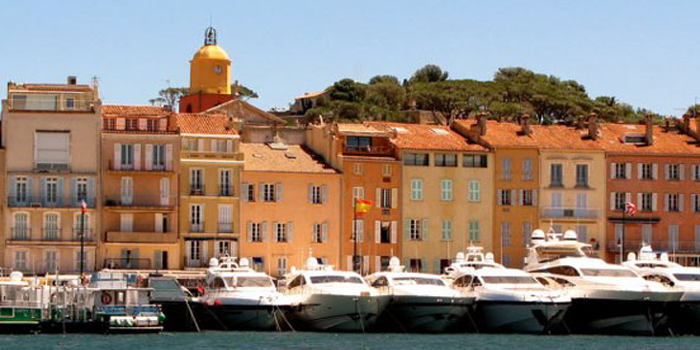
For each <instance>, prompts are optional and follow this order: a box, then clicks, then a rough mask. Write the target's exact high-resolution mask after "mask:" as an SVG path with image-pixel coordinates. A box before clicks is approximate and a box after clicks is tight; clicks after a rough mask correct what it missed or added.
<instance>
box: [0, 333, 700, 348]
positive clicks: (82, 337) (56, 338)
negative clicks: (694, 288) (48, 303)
mask: <svg viewBox="0 0 700 350" xmlns="http://www.w3.org/2000/svg"><path fill="white" fill-rule="evenodd" d="M0 344H1V346H0V349H20V348H22V349H32V350H41V349H62V350H65V349H110V350H121V349H124V350H127V349H128V350H133V349H146V348H147V349H149V350H161V349H162V350H176V349H187V350H192V349H251V350H253V349H254V350H261V349H265V350H269V349H280V350H281V349H284V350H287V349H290V350H297V349H299V350H302V349H304V350H305V349H309V350H311V349H329V350H356V349H358V350H362V349H368V350H369V349H382V350H394V349H395V350H438V349H439V350H452V349H455V350H463V349H479V350H484V349H506V348H511V349H516V348H517V349H518V350H522V349H538V350H545V349H567V350H569V349H586V350H591V349H635V350H642V349H662V348H663V349H692V348H698V347H700V339H699V338H696V337H675V338H671V337H661V338H652V337H622V336H578V335H568V336H536V335H513V334H488V335H486V334H435V335H433V334H400V333H384V334H333V333H305V332H297V333H289V332H287V333H273V332H269V333H266V332H202V333H162V334H150V335H145V334H142V335H121V336H110V335H86V334H69V335H45V334H42V335H4V336H0Z"/></svg>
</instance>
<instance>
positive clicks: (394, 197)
mask: <svg viewBox="0 0 700 350" xmlns="http://www.w3.org/2000/svg"><path fill="white" fill-rule="evenodd" d="M398 207H399V189H398V188H392V189H391V209H396V208H398Z"/></svg>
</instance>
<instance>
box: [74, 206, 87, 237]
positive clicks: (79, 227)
mask: <svg viewBox="0 0 700 350" xmlns="http://www.w3.org/2000/svg"><path fill="white" fill-rule="evenodd" d="M83 230H84V231H83ZM81 233H85V240H86V241H89V240H90V238H91V237H92V225H91V223H90V213H85V216H84V217H83V215H82V214H81V213H80V212H76V213H75V214H73V238H75V239H76V240H79V239H80V234H81Z"/></svg>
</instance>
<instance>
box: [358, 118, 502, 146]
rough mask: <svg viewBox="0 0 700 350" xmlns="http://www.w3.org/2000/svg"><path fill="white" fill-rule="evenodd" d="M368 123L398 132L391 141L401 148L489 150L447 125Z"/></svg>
mask: <svg viewBox="0 0 700 350" xmlns="http://www.w3.org/2000/svg"><path fill="white" fill-rule="evenodd" d="M367 124H368V125H371V126H374V127H376V128H378V129H383V130H387V131H394V132H396V138H393V139H391V142H392V143H394V145H396V147H398V148H399V149H411V150H436V151H476V152H488V149H487V148H486V147H484V146H481V145H479V144H476V143H473V142H469V141H468V140H467V139H466V138H464V137H462V136H461V135H459V134H458V133H456V132H455V131H452V130H451V129H450V128H449V127H447V126H442V125H424V124H406V123H382V122H370V123H367Z"/></svg>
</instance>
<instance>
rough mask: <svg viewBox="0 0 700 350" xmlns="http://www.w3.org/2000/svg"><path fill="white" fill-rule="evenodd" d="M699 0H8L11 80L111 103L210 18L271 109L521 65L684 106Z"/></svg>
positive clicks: (4, 10) (236, 71) (697, 73)
mask: <svg viewBox="0 0 700 350" xmlns="http://www.w3.org/2000/svg"><path fill="white" fill-rule="evenodd" d="M699 13H700V1H642V0H634V1H632V0H630V1H591V0H587V1H565V0H560V1H428V0H423V1H391V2H389V1H379V0H374V1H357V0H355V1H322V0H318V1H269V2H263V1H248V0H246V1H187V2H185V1H168V2H166V1H162V2H156V1H131V0H129V1H125V0H120V1H112V2H107V1H13V2H9V1H3V2H2V3H0V30H1V32H2V33H3V38H2V40H0V82H1V84H0V94H1V95H2V96H3V98H4V96H5V88H6V82H7V81H8V80H12V81H16V82H64V81H65V77H66V76H68V75H77V76H78V78H79V81H81V82H86V81H89V78H90V77H92V76H94V75H96V76H98V77H99V78H100V87H101V92H102V98H103V100H104V101H105V103H110V104H116V103H120V104H147V103H148V99H149V98H152V97H154V96H155V95H156V94H157V91H158V90H159V89H161V88H163V87H165V86H166V80H169V81H170V85H171V86H186V85H187V84H188V79H189V66H188V61H189V59H190V58H191V57H192V55H193V54H194V52H195V51H196V50H197V49H198V48H199V47H200V46H201V45H202V40H203V32H204V29H205V28H206V27H207V26H208V25H209V18H210V14H211V17H212V23H213V25H214V26H215V27H216V28H217V30H218V32H219V45H221V46H222V47H224V49H225V50H226V51H227V52H228V53H229V55H230V57H231V59H232V60H233V78H234V79H238V80H239V81H241V83H243V84H245V85H247V86H249V87H251V88H252V89H254V90H255V91H257V92H258V93H259V94H260V96H261V97H260V98H259V99H258V100H253V101H252V102H253V103H254V104H256V105H258V106H260V107H263V108H265V109H268V108H271V107H285V106H287V104H288V103H289V102H291V101H292V100H293V97H294V96H296V95H299V94H301V93H303V92H308V91H316V90H321V89H323V88H325V87H327V86H328V85H330V84H332V83H333V82H334V81H337V80H339V79H341V78H345V77H349V78H353V79H356V80H360V81H367V80H368V79H369V78H370V77H372V76H374V75H376V74H393V75H396V76H398V77H399V78H405V77H409V76H410V75H411V73H412V72H413V71H415V70H416V69H417V68H419V67H421V66H423V65H424V64H426V63H435V64H438V65H440V66H441V67H442V68H443V69H445V70H447V71H449V73H450V77H452V78H472V79H478V80H487V79H491V77H492V76H493V73H494V72H495V71H496V69H497V68H499V67H506V66H522V67H526V68H529V69H532V70H534V71H536V72H541V73H547V74H552V75H556V76H559V77H560V78H564V79H575V80H577V81H579V82H580V83H582V84H583V85H585V86H586V88H587V90H588V93H589V94H590V95H591V96H599V95H613V96H616V97H617V98H618V99H619V100H621V101H625V102H628V103H630V104H632V105H634V106H640V107H646V108H650V109H653V110H655V111H657V112H660V113H663V114H674V115H680V114H681V111H679V110H677V108H684V107H687V106H689V105H691V104H692V103H693V100H694V98H695V97H700V86H698V82H700V69H698V68H699V65H700V45H698V41H699V40H700V29H698V28H700V26H698V14H699Z"/></svg>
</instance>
